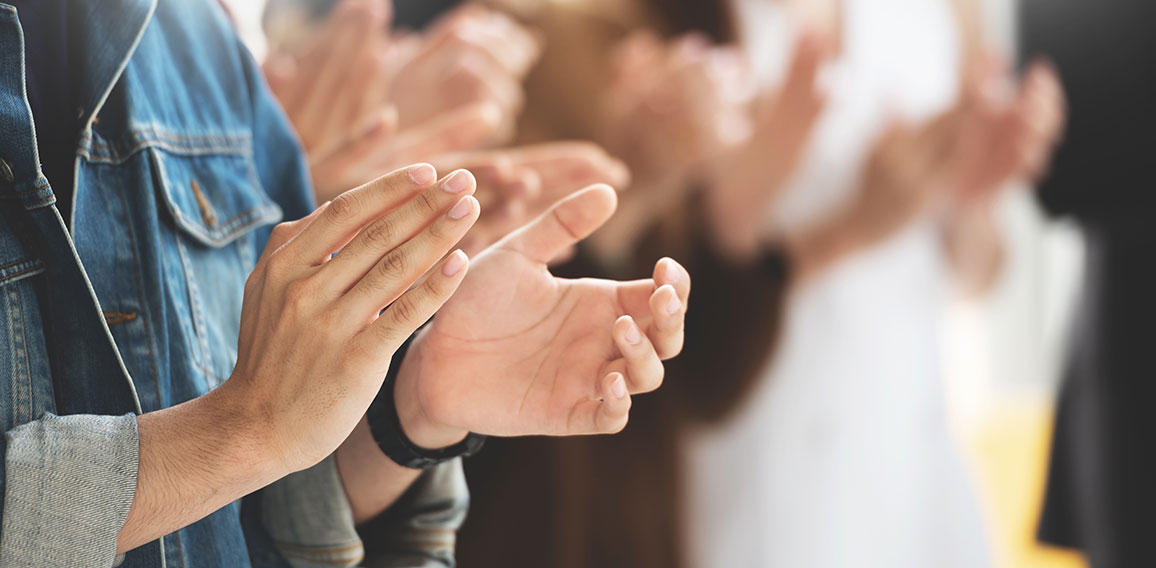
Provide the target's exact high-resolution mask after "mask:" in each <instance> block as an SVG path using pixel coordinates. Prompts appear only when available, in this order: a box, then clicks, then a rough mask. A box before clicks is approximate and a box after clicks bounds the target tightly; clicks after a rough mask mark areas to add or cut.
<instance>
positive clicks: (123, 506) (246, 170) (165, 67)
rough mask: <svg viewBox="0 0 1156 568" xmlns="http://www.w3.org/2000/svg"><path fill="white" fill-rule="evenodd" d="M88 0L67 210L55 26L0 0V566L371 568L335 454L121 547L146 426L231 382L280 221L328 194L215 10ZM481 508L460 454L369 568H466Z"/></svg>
mask: <svg viewBox="0 0 1156 568" xmlns="http://www.w3.org/2000/svg"><path fill="white" fill-rule="evenodd" d="M69 9H70V10H73V11H74V13H73V14H71V16H72V17H74V18H75V19H74V21H76V22H83V24H84V25H83V29H82V30H81V31H80V33H79V34H78V35H79V36H80V37H76V38H73V39H72V41H73V42H74V43H76V44H79V45H80V46H81V48H82V49H81V50H80V51H79V52H78V56H79V57H81V58H82V59H83V65H81V69H82V71H81V73H80V76H79V77H77V78H76V84H77V85H78V89H79V90H78V93H76V94H77V100H78V101H79V108H77V109H76V117H77V125H78V128H79V129H80V131H81V136H80V141H79V144H78V148H77V154H76V156H77V157H76V163H75V170H76V175H75V179H73V180H52V182H53V183H56V184H58V186H59V185H61V184H67V183H72V184H74V185H73V187H74V188H75V198H74V200H73V207H72V210H71V211H59V210H58V209H57V207H56V199H55V197H54V193H53V188H52V186H51V185H50V184H49V180H47V179H45V177H44V176H43V174H42V172H41V169H40V166H39V160H38V158H37V147H36V138H35V136H36V135H35V127H34V125H33V120H32V115H31V111H30V109H29V105H28V101H27V98H26V96H25V88H24V77H25V76H24V53H23V46H24V42H23V35H22V34H25V33H35V32H36V30H22V29H21V26H20V23H19V15H18V14H17V12H16V10H15V9H14V8H12V7H11V6H9V5H6V4H4V3H3V0H0V369H3V372H0V431H3V432H4V433H5V435H4V436H2V437H0V494H2V495H3V499H2V500H0V521H2V525H0V566H3V567H5V568H17V567H25V566H29V567H31V566H61V567H89V566H93V567H99V566H114V565H120V566H125V567H144V566H148V567H157V566H168V567H194V566H195V567H198V568H199V567H216V566H220V567H228V568H237V567H246V566H350V565H356V564H358V563H360V562H362V560H363V543H362V541H361V539H360V538H359V535H358V533H357V531H356V530H355V527H354V526H353V521H352V514H351V512H350V506H349V503H348V501H347V498H346V497H345V494H344V490H343V488H342V486H341V481H340V478H339V476H338V474H337V471H336V468H335V466H334V463H333V460H332V458H330V459H327V460H325V461H323V462H322V463H321V464H319V465H318V466H316V467H314V468H311V469H309V470H306V471H303V472H299V473H296V474H293V475H290V476H288V477H286V478H284V479H282V480H280V481H278V482H277V483H275V484H273V485H272V486H270V487H268V488H266V489H264V490H262V491H260V492H258V493H256V494H254V495H251V496H249V497H247V498H245V499H244V500H243V501H239V502H236V503H233V504H231V505H229V506H226V507H225V508H223V509H221V510H219V511H217V512H215V513H213V514H212V515H210V516H208V517H206V518H205V519H203V520H201V521H199V522H197V523H194V524H192V525H190V526H188V527H186V528H184V529H182V530H179V531H177V532H175V533H172V534H170V535H167V536H165V537H164V538H162V539H159V540H157V541H155V542H153V543H150V544H148V545H145V546H142V547H140V548H138V549H135V550H133V551H130V552H129V553H128V554H126V555H123V556H121V557H117V555H116V537H117V534H118V533H119V531H120V529H121V527H122V526H123V524H124V522H125V519H126V517H127V515H128V511H129V508H130V506H131V504H132V499H133V493H134V491H135V488H136V480H137V457H138V448H139V440H138V437H137V430H136V425H137V422H136V416H137V414H138V413H141V412H150V411H155V410H158V409H161V408H165V407H168V406H172V405H175V404H179V403H181V402H183V401H186V400H189V399H191V398H194V397H197V396H201V395H203V394H205V393H206V392H208V391H209V390H211V389H213V388H215V387H216V386H218V385H219V384H221V382H222V381H224V380H225V379H226V378H227V377H228V376H229V374H230V372H231V371H232V368H233V366H234V364H235V360H236V355H237V336H238V332H239V323H240V310H241V297H242V290H243V287H244V281H245V278H246V277H247V276H248V273H249V272H250V271H251V270H252V268H253V266H254V264H255V263H256V260H257V257H258V256H259V255H260V253H261V251H262V249H263V248H264V244H265V242H266V241H267V239H268V236H269V231H270V229H271V225H272V224H273V223H276V222H277V221H278V220H280V219H282V218H298V217H301V216H303V215H304V214H306V213H307V212H308V211H310V210H311V209H312V208H313V205H314V204H313V201H312V196H311V192H310V187H309V182H308V175H307V172H306V170H305V166H304V161H303V158H302V155H301V151H300V148H299V146H298V144H297V142H296V141H295V139H294V137H293V136H292V134H291V131H290V130H289V127H288V124H287V121H286V120H285V118H284V116H283V115H282V114H281V111H280V109H279V107H278V106H277V104H276V103H275V101H274V100H273V99H272V97H271V96H270V94H269V92H268V90H267V88H266V87H265V85H264V83H263V80H262V78H261V76H260V73H259V71H258V69H257V68H256V65H255V64H254V63H253V61H252V60H251V58H250V57H249V55H248V52H247V51H246V50H245V49H244V47H243V46H242V45H241V44H240V42H239V41H238V40H237V38H236V36H235V34H234V33H233V31H232V28H231V26H230V24H229V22H228V20H227V18H226V16H225V15H224V13H223V11H222V10H221V9H220V7H219V6H218V4H217V3H216V2H215V1H213V0H84V1H80V0H78V1H75V2H71V3H70V4H69ZM61 72H65V70H61ZM65 219H69V220H71V223H66V222H65ZM68 227H71V231H69V230H68ZM466 500H467V493H466V489H465V482H464V478H463V477H462V474H461V467H460V464H459V463H456V462H454V463H450V464H447V465H446V466H444V467H442V468H439V469H437V470H433V471H431V472H429V473H427V474H426V476H424V477H423V478H422V479H420V480H419V482H418V483H417V484H415V486H414V487H413V488H412V489H411V491H410V493H409V494H408V495H407V496H406V497H405V498H404V499H403V500H401V501H399V503H398V504H397V505H395V506H394V508H393V510H391V511H390V512H389V515H388V516H389V517H390V519H393V520H392V521H391V522H390V523H389V524H388V529H387V530H386V531H384V532H378V533H377V534H374V535H368V534H367V535H366V536H367V538H368V537H371V538H374V539H382V540H385V539H388V541H389V543H390V545H389V546H388V547H387V548H388V549H389V550H390V551H391V552H390V553H388V554H386V555H384V556H382V557H381V558H377V559H367V560H366V562H367V563H369V564H370V565H375V566H376V565H380V566H399V565H404V566H426V565H452V563H453V558H452V551H453V538H452V535H453V533H454V530H455V529H456V528H457V526H458V525H459V524H460V522H461V520H462V517H463V515H464V510H465V506H466ZM447 535H449V536H447Z"/></svg>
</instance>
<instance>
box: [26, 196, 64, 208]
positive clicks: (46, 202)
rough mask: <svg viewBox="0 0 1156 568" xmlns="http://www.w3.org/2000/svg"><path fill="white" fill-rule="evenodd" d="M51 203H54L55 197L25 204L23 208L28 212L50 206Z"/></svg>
mask: <svg viewBox="0 0 1156 568" xmlns="http://www.w3.org/2000/svg"><path fill="white" fill-rule="evenodd" d="M53 203H56V196H55V195H52V196H49V197H45V198H44V199H41V200H40V201H33V202H32V203H25V204H24V208H25V209H29V210H31V209H39V208H41V207H45V206H48V205H52V204H53Z"/></svg>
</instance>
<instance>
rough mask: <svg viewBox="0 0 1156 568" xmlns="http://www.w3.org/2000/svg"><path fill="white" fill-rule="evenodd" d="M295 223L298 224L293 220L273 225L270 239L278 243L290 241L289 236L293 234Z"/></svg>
mask: <svg viewBox="0 0 1156 568" xmlns="http://www.w3.org/2000/svg"><path fill="white" fill-rule="evenodd" d="M295 225H296V224H295V223H292V222H286V223H278V224H277V226H275V227H273V231H272V232H271V233H270V237H271V238H270V239H269V241H270V242H271V243H277V244H280V243H284V242H285V241H288V240H289V238H290V237H292V236H293V231H294V229H295Z"/></svg>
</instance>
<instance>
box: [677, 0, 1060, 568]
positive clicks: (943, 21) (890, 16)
mask: <svg viewBox="0 0 1156 568" xmlns="http://www.w3.org/2000/svg"><path fill="white" fill-rule="evenodd" d="M735 8H736V10H737V12H736V13H737V16H738V21H739V22H741V23H742V25H743V29H744V30H745V33H744V35H743V38H744V41H745V42H746V47H747V49H748V50H749V52H750V53H751V56H752V58H753V60H754V66H755V69H756V72H757V73H758V74H759V75H760V76H761V77H763V78H773V77H775V76H779V75H781V74H782V73H783V71H781V69H783V68H784V67H785V66H784V65H783V64H782V63H781V60H782V59H783V56H782V54H783V53H788V52H789V48H787V47H786V46H787V45H789V44H788V43H787V42H786V41H785V39H786V38H790V37H792V36H794V35H796V34H797V33H798V32H796V31H794V30H797V29H799V28H800V27H803V28H810V29H812V30H821V31H823V32H824V33H825V34H826V37H829V38H831V45H832V50H831V52H830V64H829V65H827V66H826V68H825V69H824V70H823V71H822V73H821V80H822V81H823V85H824V92H825V94H826V100H825V105H824V106H825V108H824V110H823V116H822V117H821V118H820V119H819V121H818V124H817V125H816V126H815V134H814V137H813V140H812V141H811V143H810V144H809V146H808V147H807V149H806V151H805V156H804V157H803V159H802V163H801V165H800V167H799V169H798V171H796V172H795V174H794V175H793V177H792V179H790V180H789V182H788V183H787V187H786V188H785V189H784V190H782V198H781V199H780V201H779V202H778V204H777V206H776V207H775V208H774V211H773V212H771V215H770V218H769V222H768V224H767V225H766V226H767V227H769V228H772V229H773V230H775V231H777V232H778V233H779V234H781V235H783V237H782V238H783V240H784V242H785V247H786V250H787V251H788V258H790V259H791V264H790V266H791V278H792V294H791V296H790V298H789V301H788V307H787V308H786V310H787V315H786V316H785V323H784V328H783V330H782V340H781V344H780V345H779V346H778V348H777V351H776V356H775V359H774V361H773V362H772V363H771V364H770V365H769V366H768V367H767V368H766V369H765V370H764V375H763V378H762V379H761V381H760V383H759V386H758V388H757V389H756V390H755V391H754V393H752V395H751V397H750V399H749V400H747V401H745V402H744V406H743V407H742V408H740V409H739V410H738V412H737V413H736V414H735V415H734V416H733V417H731V421H730V422H728V423H726V424H724V425H723V426H722V427H721V428H718V429H716V430H714V431H707V432H702V433H701V435H699V436H697V437H696V439H695V440H694V441H693V443H692V450H691V462H692V466H691V468H692V469H691V474H690V481H691V485H690V487H691V490H690V493H689V495H690V498H691V503H690V508H689V511H690V512H689V513H688V518H689V519H690V523H691V524H690V525H689V528H688V538H689V539H690V541H691V543H692V545H691V547H692V550H693V558H694V559H695V563H696V564H697V565H702V566H711V565H726V566H750V565H759V566H763V565H766V566H829V567H839V566H888V567H895V566H910V567H920V566H932V565H934V566H960V567H974V566H983V565H987V564H989V563H990V561H991V560H990V558H989V556H988V552H987V545H986V542H985V541H986V538H985V532H984V527H983V524H982V516H981V514H980V511H979V508H978V502H977V500H976V498H975V497H974V495H973V493H972V489H971V485H970V483H969V481H968V479H967V472H966V468H965V467H964V465H963V462H962V459H961V457H960V456H959V455H958V450H957V449H956V446H955V444H954V442H953V439H952V436H951V435H950V432H949V430H948V421H947V416H946V410H945V400H944V394H943V385H942V377H941V362H940V358H939V355H938V353H939V349H940V342H939V331H940V316H941V311H942V309H943V307H944V305H945V299H946V298H945V293H946V292H947V291H948V289H949V284H950V283H951V282H953V281H954V282H955V283H956V285H957V286H958V287H959V288H960V289H961V290H962V291H964V292H965V293H969V294H977V293H982V292H983V291H984V290H986V289H988V288H989V287H990V286H991V284H992V283H993V282H994V281H995V279H996V277H997V275H998V273H999V270H1000V266H1001V263H1002V254H1003V251H1002V240H1001V237H1000V235H999V232H998V228H997V226H996V220H995V215H994V213H995V211H994V205H995V202H996V200H997V198H998V196H999V193H1000V190H1001V189H1002V188H1003V187H1005V185H1006V184H1007V183H1008V182H1009V181H1012V180H1015V179H1019V178H1025V177H1031V176H1033V175H1035V173H1036V172H1037V171H1038V170H1039V168H1040V165H1039V164H1038V163H1037V159H1038V156H1040V155H1042V156H1045V157H1046V154H1047V152H1048V150H1050V147H1051V141H1052V139H1053V138H1054V136H1055V132H1056V130H1057V128H1056V125H1055V124H1050V123H1044V122H1040V121H1036V118H1037V113H1035V109H1037V108H1038V107H1045V108H1054V107H1055V106H1057V104H1058V103H1057V101H1056V100H1055V99H1054V98H1053V99H1049V98H1044V97H1039V96H1037V95H1038V92H1039V91H1040V90H1041V88H1040V87H1039V85H1037V84H1036V82H1035V81H1032V80H1031V79H1030V78H1029V79H1028V80H1026V81H1024V82H1022V83H1021V82H1020V81H1018V80H1015V79H1013V78H1012V77H1010V76H1009V75H1008V72H1007V70H1005V69H1002V68H1001V67H1000V66H999V64H998V63H997V62H995V61H992V58H991V57H990V56H987V55H985V54H984V46H983V45H982V41H981V37H980V35H981V34H980V32H979V29H978V19H977V6H975V5H973V4H972V3H970V2H965V1H958V2H954V3H953V2H949V1H947V0H942V1H931V2H929V1H926V0H918V1H915V0H845V1H837V0H833V1H829V2H801V1H800V2H784V3H781V4H778V5H776V4H775V3H768V2H758V1H748V2H740V3H737V4H736V5H735ZM776 59H777V60H779V61H780V62H776ZM1033 73H1034V74H1043V75H1047V73H1048V72H1047V70H1046V69H1044V68H1036V69H1035V70H1034V72H1033ZM1028 154H1031V157H1027V156H1026V155H1028ZM690 355H691V354H690V353H688V356H690ZM736 463H742V464H743V466H742V467H734V464H736Z"/></svg>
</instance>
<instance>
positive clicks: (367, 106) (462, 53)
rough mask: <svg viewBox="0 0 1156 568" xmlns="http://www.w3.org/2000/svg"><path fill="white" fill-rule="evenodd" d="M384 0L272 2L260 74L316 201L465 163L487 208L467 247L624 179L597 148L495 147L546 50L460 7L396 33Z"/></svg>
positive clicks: (487, 15) (494, 17)
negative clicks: (292, 137)
mask: <svg viewBox="0 0 1156 568" xmlns="http://www.w3.org/2000/svg"><path fill="white" fill-rule="evenodd" d="M392 4H393V3H392V2H391V1H390V0H342V1H340V2H309V1H304V0H273V2H271V3H269V5H268V6H267V9H266V12H265V14H266V16H265V19H266V26H267V29H268V38H269V49H270V55H269V57H268V59H267V60H266V62H265V65H264V70H265V74H266V77H267V78H268V80H269V82H270V86H271V88H272V90H273V92H274V94H276V95H277V97H278V99H279V100H280V101H281V103H282V105H283V106H284V107H285V109H286V112H287V114H288V116H289V119H290V121H291V122H292V123H293V126H294V128H295V130H296V131H297V132H298V135H299V137H300V139H301V141H302V145H303V146H304V148H305V151H306V154H307V155H308V157H309V161H310V172H311V174H312V177H313V181H314V188H315V191H316V193H317V199H318V201H325V200H327V199H329V198H330V197H331V196H332V195H333V192H334V191H335V190H337V189H338V188H342V187H347V186H349V185H350V184H353V185H356V184H360V183H364V182H365V181H368V180H370V179H373V178H375V177H377V176H379V175H381V174H383V173H385V172H389V171H392V170H393V169H396V168H397V167H399V166H400V165H402V164H408V163H412V162H414V161H427V162H431V163H433V164H434V165H436V166H438V167H439V168H440V169H449V170H452V169H456V168H465V169H469V170H470V171H472V172H473V173H474V174H475V176H476V177H477V179H478V184H479V187H478V193H477V196H478V198H479V200H480V202H481V204H482V206H483V211H484V212H483V214H482V217H481V218H480V219H479V222H478V224H477V225H475V227H474V228H473V229H471V231H470V233H469V234H468V235H467V236H466V238H465V239H464V240H463V242H462V243H461V246H462V248H463V250H465V251H466V252H468V253H473V252H478V251H480V250H481V249H483V248H485V247H486V246H488V245H489V244H490V243H493V242H494V241H496V240H497V239H499V238H501V237H503V236H505V234H507V233H508V232H510V231H512V230H513V229H515V228H517V227H518V226H520V225H522V224H523V223H525V222H526V221H528V220H529V219H532V218H533V217H536V216H537V215H539V214H541V213H542V212H543V211H545V209H546V208H547V207H549V206H550V205H552V204H553V203H555V202H556V201H558V200H559V199H561V198H562V197H565V196H566V195H569V194H570V193H572V192H574V191H577V190H578V189H581V188H584V187H587V186H589V185H591V184H594V183H608V184H611V185H613V186H615V187H621V186H623V185H625V184H626V183H627V182H628V181H629V172H628V171H627V170H626V168H625V166H624V165H623V164H622V163H621V162H620V161H619V160H616V159H614V158H612V157H611V156H609V155H608V154H606V152H605V151H603V150H602V149H601V148H599V147H597V146H596V145H594V144H590V143H585V142H570V141H563V142H554V143H549V144H538V145H530V146H523V147H518V148H508V147H507V148H499V147H498V146H502V143H503V142H504V141H506V140H508V139H509V138H510V135H511V134H512V129H513V127H514V124H515V123H516V121H517V118H518V114H519V112H520V110H521V104H522V98H523V94H522V85H521V83H522V78H523V76H524V75H525V74H526V73H527V72H528V71H529V69H530V68H531V67H532V66H533V64H534V62H535V61H536V60H537V57H538V53H539V50H540V46H539V40H538V39H537V38H535V37H534V36H533V35H532V34H531V33H530V32H529V31H528V30H526V29H524V28H522V27H521V26H519V25H517V24H516V23H515V22H514V21H513V20H512V19H510V18H508V17H506V16H504V15H502V14H499V13H497V12H494V11H492V10H488V9H485V8H482V7H480V6H475V5H468V6H464V7H462V8H460V9H456V10H453V11H451V12H449V13H447V14H446V15H445V17H443V18H441V19H440V20H439V21H438V22H437V23H436V24H435V25H434V26H433V27H432V28H431V29H429V30H427V31H424V32H422V33H416V32H393V31H391V24H392V17H391V16H392V11H393V6H392ZM403 6H404V4H403ZM319 8H324V9H323V10H322V9H319Z"/></svg>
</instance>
